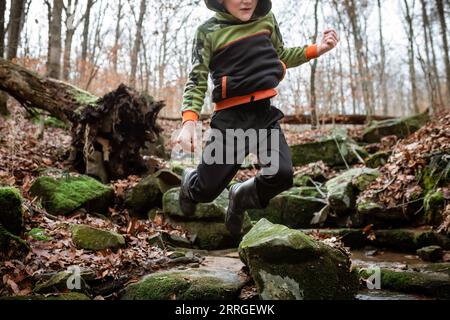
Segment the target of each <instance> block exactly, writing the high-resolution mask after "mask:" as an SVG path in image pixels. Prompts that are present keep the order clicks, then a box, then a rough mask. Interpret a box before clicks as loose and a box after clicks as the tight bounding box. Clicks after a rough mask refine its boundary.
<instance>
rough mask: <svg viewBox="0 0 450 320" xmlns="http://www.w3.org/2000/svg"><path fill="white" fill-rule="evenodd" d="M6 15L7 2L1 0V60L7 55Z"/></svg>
mask: <svg viewBox="0 0 450 320" xmlns="http://www.w3.org/2000/svg"><path fill="white" fill-rule="evenodd" d="M5 13H6V0H0V58H3V57H4V55H5Z"/></svg>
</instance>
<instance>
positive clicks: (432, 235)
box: [369, 229, 450, 252]
mask: <svg viewBox="0 0 450 320" xmlns="http://www.w3.org/2000/svg"><path fill="white" fill-rule="evenodd" d="M374 235H375V237H373V238H372V240H370V241H369V244H371V245H374V246H376V247H382V248H389V249H394V250H397V251H402V252H416V251H417V250H418V249H421V248H423V247H428V246H434V245H437V246H440V247H442V248H443V249H445V250H449V249H450V238H449V237H447V236H445V235H441V234H439V233H437V232H434V231H430V230H420V229H418V230H416V229H393V230H376V231H374Z"/></svg>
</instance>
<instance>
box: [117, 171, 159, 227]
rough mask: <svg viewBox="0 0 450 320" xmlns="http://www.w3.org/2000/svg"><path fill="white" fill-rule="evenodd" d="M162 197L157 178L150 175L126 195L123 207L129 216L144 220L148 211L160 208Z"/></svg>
mask: <svg viewBox="0 0 450 320" xmlns="http://www.w3.org/2000/svg"><path fill="white" fill-rule="evenodd" d="M162 196H163V193H162V192H161V190H160V187H159V181H158V178H157V177H156V176H155V175H154V174H152V175H149V176H147V177H145V178H144V179H142V180H141V181H140V182H139V183H138V184H137V185H136V186H135V187H134V188H132V189H131V190H129V191H128V192H127V193H126V195H125V206H126V207H127V208H128V209H129V210H130V213H131V215H133V216H136V217H142V218H144V217H146V215H147V213H148V211H149V210H150V209H152V208H155V207H161V205H162V203H161V200H162Z"/></svg>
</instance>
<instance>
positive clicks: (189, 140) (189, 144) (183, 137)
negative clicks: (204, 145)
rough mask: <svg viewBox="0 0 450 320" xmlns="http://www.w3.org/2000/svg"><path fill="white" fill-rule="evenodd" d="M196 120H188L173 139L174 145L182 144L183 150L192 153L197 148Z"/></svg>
mask: <svg viewBox="0 0 450 320" xmlns="http://www.w3.org/2000/svg"><path fill="white" fill-rule="evenodd" d="M195 128H196V122H195V121H187V122H185V123H184V125H183V128H182V129H181V132H180V134H179V135H178V137H177V138H176V139H175V141H172V147H173V146H174V145H176V144H179V145H181V147H182V148H183V151H184V152H186V153H192V152H194V150H195Z"/></svg>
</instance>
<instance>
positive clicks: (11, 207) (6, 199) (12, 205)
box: [0, 187, 23, 234]
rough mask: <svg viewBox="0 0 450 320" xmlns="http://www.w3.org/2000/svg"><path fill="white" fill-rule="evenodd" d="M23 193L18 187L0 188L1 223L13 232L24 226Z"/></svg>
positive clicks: (15, 232) (18, 231)
mask: <svg viewBox="0 0 450 320" xmlns="http://www.w3.org/2000/svg"><path fill="white" fill-rule="evenodd" d="M22 202H23V199H22V195H21V194H20V191H19V190H18V189H16V188H9V187H7V188H0V224H2V225H3V226H4V227H5V228H6V230H8V231H9V232H11V233H13V234H19V233H20V232H21V231H22V228H23V211H22Z"/></svg>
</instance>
